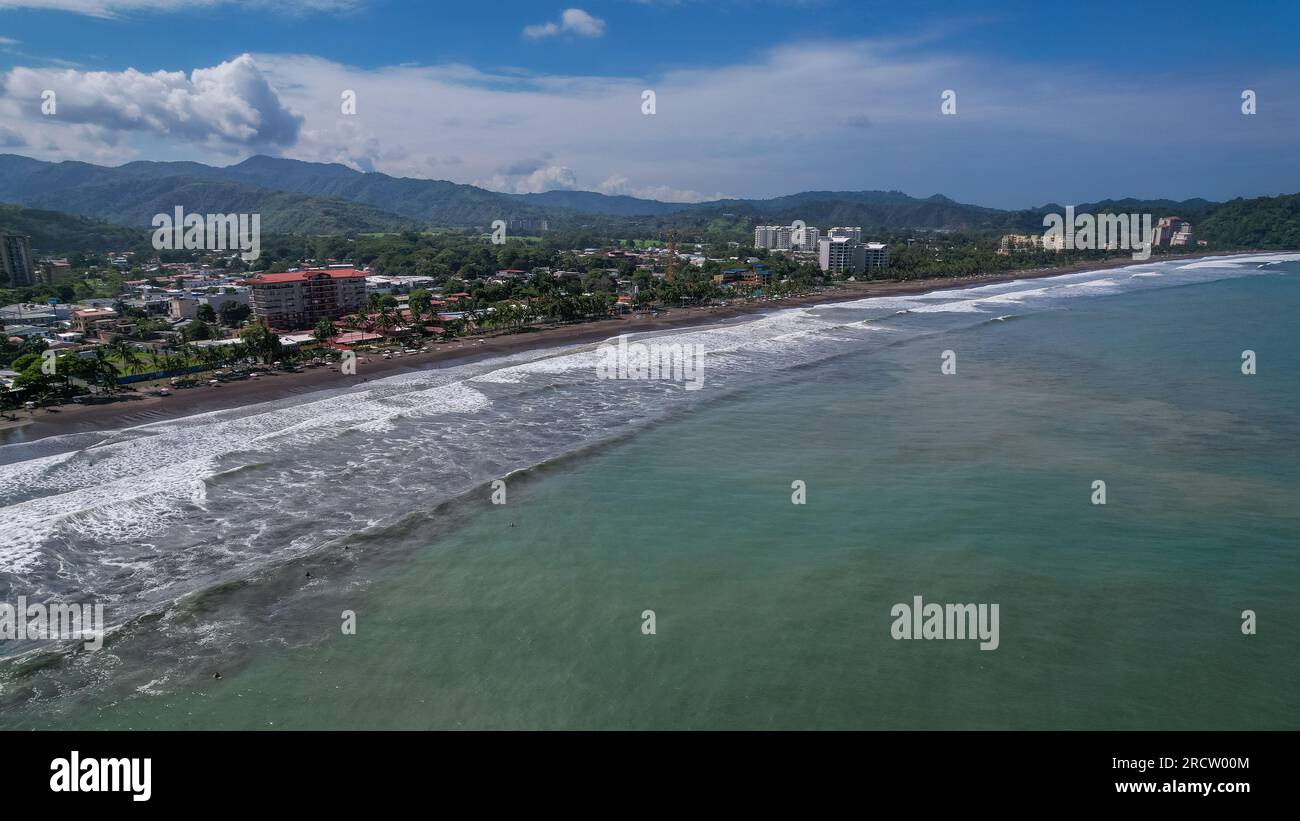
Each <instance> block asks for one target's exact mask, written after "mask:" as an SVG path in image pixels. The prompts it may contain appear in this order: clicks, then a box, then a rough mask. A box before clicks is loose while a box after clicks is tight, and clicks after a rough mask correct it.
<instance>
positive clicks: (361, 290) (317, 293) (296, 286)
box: [245, 268, 366, 331]
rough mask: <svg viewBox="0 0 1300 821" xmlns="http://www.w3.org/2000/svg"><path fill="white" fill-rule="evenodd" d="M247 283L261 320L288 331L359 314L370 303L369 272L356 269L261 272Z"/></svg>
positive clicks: (252, 304) (250, 300) (265, 323)
mask: <svg viewBox="0 0 1300 821" xmlns="http://www.w3.org/2000/svg"><path fill="white" fill-rule="evenodd" d="M245 284H246V285H247V286H248V288H249V305H250V307H252V309H253V316H254V317H255V318H256V319H257V321H258V322H260V323H262V324H263V325H268V326H270V327H274V328H278V329H280V330H286V331H288V330H296V329H298V328H310V327H312V326H314V325H315V324H316V323H317V322H318V321H320V319H321V318H322V317H328V318H330V319H337V318H339V317H341V316H344V315H346V314H350V313H355V312H356V311H358V310H359V309H360V308H361V307H362V306H363V305H364V304H365V302H366V273H365V272H364V271H357V270H355V269H353V268H309V269H306V270H303V271H289V272H286V273H282V274H257V275H255V276H252V277H249V278H248V279H247V280H246V281H245Z"/></svg>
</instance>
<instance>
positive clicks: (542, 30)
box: [0, 0, 605, 40]
mask: <svg viewBox="0 0 1300 821" xmlns="http://www.w3.org/2000/svg"><path fill="white" fill-rule="evenodd" d="M0 2H3V0H0ZM563 33H570V34H576V35H578V36H580V37H601V36H603V35H604V34H605V21H604V20H602V19H600V18H599V17H593V16H592V15H590V14H588V13H587V12H585V11H583V10H582V9H565V10H564V13H563V14H561V15H560V21H559V22H558V23H538V24H537V25H533V26H524V36H525V37H527V38H529V39H534V40H535V39H538V38H541V37H553V36H555V35H557V34H563Z"/></svg>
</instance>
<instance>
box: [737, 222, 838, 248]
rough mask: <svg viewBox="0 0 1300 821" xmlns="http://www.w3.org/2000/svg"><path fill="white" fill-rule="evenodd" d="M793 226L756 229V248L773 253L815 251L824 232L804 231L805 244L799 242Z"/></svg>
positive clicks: (772, 226) (760, 226) (759, 227)
mask: <svg viewBox="0 0 1300 821" xmlns="http://www.w3.org/2000/svg"><path fill="white" fill-rule="evenodd" d="M796 231H797V229H796V228H795V227H794V226H793V225H759V226H757V227H756V228H755V229H754V247H755V248H767V249H769V250H772V251H815V250H817V242H818V240H820V239H821V235H822V232H821V231H819V230H818V229H816V228H812V227H806V228H804V229H803V235H804V236H803V242H798V241H797V240H798V237H797V236H796V235H795V233H796Z"/></svg>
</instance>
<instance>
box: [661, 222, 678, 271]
mask: <svg viewBox="0 0 1300 821" xmlns="http://www.w3.org/2000/svg"><path fill="white" fill-rule="evenodd" d="M676 260H677V234H676V232H674V231H672V230H671V229H670V230H669V231H668V269H667V270H666V271H665V272H664V279H666V280H667V281H668V282H672V281H673V263H674V262H675V261H676Z"/></svg>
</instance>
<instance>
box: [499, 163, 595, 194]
mask: <svg viewBox="0 0 1300 821" xmlns="http://www.w3.org/2000/svg"><path fill="white" fill-rule="evenodd" d="M549 161H550V155H549V154H548V155H546V156H544V157H539V158H536V159H527V160H517V161H515V162H511V163H507V164H506V165H505V166H503V167H502V168H501V169H500V170H499V171H498V173H496V174H494V175H493V176H492V177H491V178H489V179H487V180H477V181H476V182H475V185H479V186H481V187H483V188H488V189H491V190H493V191H504V192H506V193H508V194H541V193H543V192H545V191H560V190H565V191H567V190H571V189H574V188H577V187H578V175H577V174H575V173H574V172H573V169H572V168H569V167H567V166H563V165H552V164H550V162H549Z"/></svg>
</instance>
